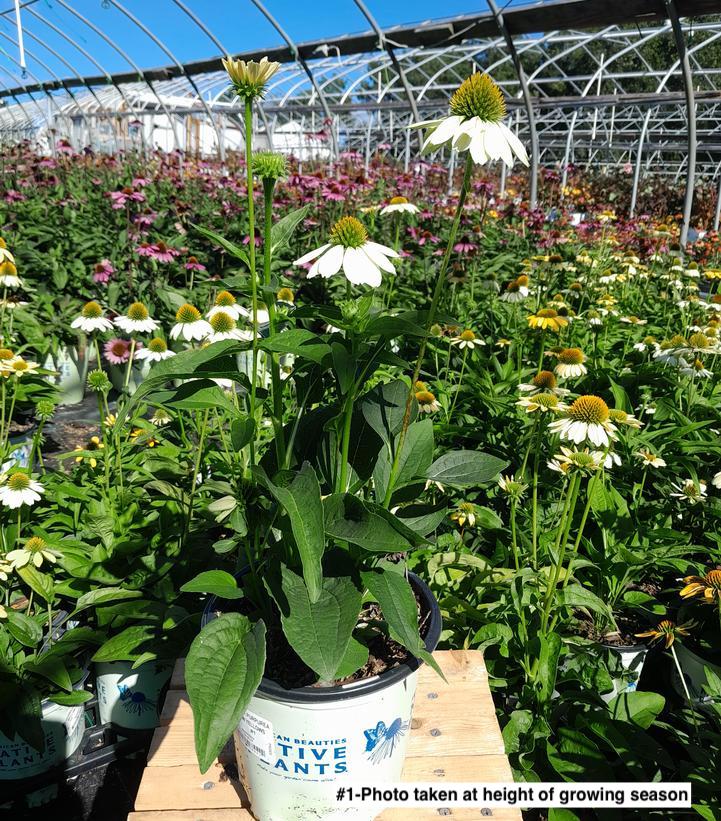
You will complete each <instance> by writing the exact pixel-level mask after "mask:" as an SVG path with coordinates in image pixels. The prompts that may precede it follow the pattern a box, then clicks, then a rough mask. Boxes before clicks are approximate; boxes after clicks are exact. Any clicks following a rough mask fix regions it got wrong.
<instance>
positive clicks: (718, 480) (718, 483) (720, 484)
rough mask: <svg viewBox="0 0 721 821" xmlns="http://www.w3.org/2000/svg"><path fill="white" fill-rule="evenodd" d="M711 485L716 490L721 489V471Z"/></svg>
mask: <svg viewBox="0 0 721 821" xmlns="http://www.w3.org/2000/svg"><path fill="white" fill-rule="evenodd" d="M711 484H712V485H713V486H714V487H716V488H721V470H720V471H719V472H718V473H716V474H715V475H714V477H713V479H712V480H711Z"/></svg>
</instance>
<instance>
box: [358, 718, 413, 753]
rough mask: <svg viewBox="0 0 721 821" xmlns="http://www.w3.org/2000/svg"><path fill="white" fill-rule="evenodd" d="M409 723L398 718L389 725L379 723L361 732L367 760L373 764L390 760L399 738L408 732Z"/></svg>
mask: <svg viewBox="0 0 721 821" xmlns="http://www.w3.org/2000/svg"><path fill="white" fill-rule="evenodd" d="M409 723H410V722H408V721H402V720H401V718H400V716H399V717H398V718H396V719H395V720H394V721H393V722H392V723H391V724H389V725H386V724H385V723H384V722H383V721H379V722H378V723H377V724H376V726H375V727H371V728H370V729H369V730H363V734H364V735H365V737H366V749H365V751H366V752H367V753H368V758H370V760H371V761H372V762H373V763H374V764H377V763H378V762H379V761H383V760H384V759H386V758H390V757H391V756H392V755H393V753H394V752H395V749H396V747H397V746H398V744H399V743H400V740H401V738H403V736H404V735H405V734H406V733H407V732H408V725H409Z"/></svg>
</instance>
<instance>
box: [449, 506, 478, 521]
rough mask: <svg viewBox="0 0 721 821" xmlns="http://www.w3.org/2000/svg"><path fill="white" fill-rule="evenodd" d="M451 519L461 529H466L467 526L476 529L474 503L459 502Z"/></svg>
mask: <svg viewBox="0 0 721 821" xmlns="http://www.w3.org/2000/svg"><path fill="white" fill-rule="evenodd" d="M450 518H451V520H452V521H454V522H456V523H457V524H458V525H459V526H460V527H464V526H465V525H466V524H467V525H468V527H474V526H475V524H476V506H475V505H474V504H473V502H459V503H458V505H457V507H456V509H455V510H454V511H453V513H451V516H450Z"/></svg>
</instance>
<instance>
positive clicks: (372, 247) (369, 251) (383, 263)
mask: <svg viewBox="0 0 721 821" xmlns="http://www.w3.org/2000/svg"><path fill="white" fill-rule="evenodd" d="M362 247H363V250H364V251H365V253H366V255H367V256H369V257H370V258H371V261H372V262H374V263H375V264H376V265H377V266H378V267H379V268H380V269H381V270H382V271H387V272H388V273H389V274H395V272H396V269H395V267H394V266H393V263H392V262H391V261H390V260H389V259H388V257H387V256H386V255H385V254H384V253H382V252H381V251H379V250H378V248H379V247H383V246H378V245H376V244H375V243H374V242H366V243H365V244H364V245H363V246H362Z"/></svg>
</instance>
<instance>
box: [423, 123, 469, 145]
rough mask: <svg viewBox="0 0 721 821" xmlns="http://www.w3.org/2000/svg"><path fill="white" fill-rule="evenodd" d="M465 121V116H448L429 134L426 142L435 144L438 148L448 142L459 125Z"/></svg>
mask: <svg viewBox="0 0 721 821" xmlns="http://www.w3.org/2000/svg"><path fill="white" fill-rule="evenodd" d="M462 122H463V117H459V116H458V115H453V116H451V117H446V118H445V119H444V120H442V121H441V124H440V125H439V126H438V128H436V129H435V131H434V132H433V133H432V134H430V135H429V136H428V139H427V140H426V143H428V145H432V146H435V147H436V148H437V147H438V146H440V145H443V143H445V142H448V140H450V139H451V138H452V137H453V136H454V134H455V132H456V129H457V128H458V126H459V125H460V124H461V123H462Z"/></svg>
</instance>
